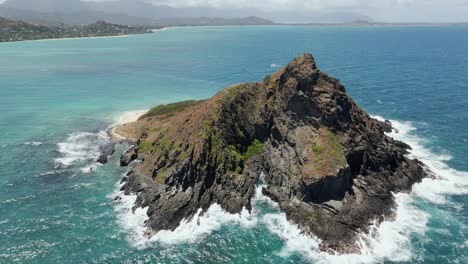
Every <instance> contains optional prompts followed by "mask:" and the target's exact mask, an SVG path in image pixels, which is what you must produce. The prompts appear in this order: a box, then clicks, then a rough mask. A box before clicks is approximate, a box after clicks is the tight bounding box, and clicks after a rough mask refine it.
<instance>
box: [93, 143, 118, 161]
mask: <svg viewBox="0 0 468 264" xmlns="http://www.w3.org/2000/svg"><path fill="white" fill-rule="evenodd" d="M99 152H100V153H101V154H100V155H99V157H98V158H97V160H96V162H98V163H101V164H106V163H107V161H108V159H109V156H111V155H112V154H114V152H115V143H113V142H109V143H106V144H105V145H102V146H99Z"/></svg>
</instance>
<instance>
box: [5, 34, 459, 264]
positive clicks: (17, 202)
mask: <svg viewBox="0 0 468 264" xmlns="http://www.w3.org/2000/svg"><path fill="white" fill-rule="evenodd" d="M466 43H468V28H467V27H286V26H281V27H280V26H279V27H219V28H216V27H203V28H179V29H170V30H166V31H161V32H159V33H156V34H151V35H140V36H131V37H128V38H106V39H76V40H62V41H31V42H17V43H2V44H0V62H1V63H0V113H1V114H0V151H1V155H0V263H13V262H19V263H122V262H123V263H147V262H151V263H154V262H156V263H308V262H313V263H324V262H325V263H326V262H335V263H344V262H378V263H381V262H388V263H392V262H406V263H414V262H416V263H467V262H468V256H467V253H466V252H467V251H468V250H467V246H468V244H467V242H466V236H467V230H466V225H467V213H466V211H465V210H464V209H465V208H464V207H465V205H466V204H467V202H468V196H467V192H468V187H467V184H468V173H467V171H468V162H467V158H466V153H468V134H467V133H466V132H467V131H468V111H467V108H466V106H467V105H468V75H467V74H466V72H468V47H467V46H466ZM303 52H311V53H313V55H314V56H315V58H316V59H317V62H318V65H319V66H320V67H321V68H322V69H323V70H325V71H327V72H328V73H329V74H331V75H334V76H336V77H338V78H339V79H340V80H341V81H342V82H343V84H344V85H345V87H346V88H347V90H348V92H349V93H350V94H351V95H352V96H353V98H354V99H355V100H356V101H357V102H358V103H359V104H360V105H361V106H362V107H363V108H364V109H366V110H367V111H368V112H370V113H372V114H374V115H379V116H383V117H385V118H389V119H392V120H394V124H395V126H396V127H397V128H398V129H399V133H393V134H392V136H394V137H397V138H400V139H402V140H405V141H406V142H408V143H410V144H411V145H412V146H413V153H412V155H414V156H416V157H418V158H420V159H422V160H423V161H425V162H426V163H427V164H428V165H429V166H430V167H431V168H432V169H433V170H434V171H435V172H437V173H439V174H440V175H441V176H442V179H441V180H437V181H431V180H427V181H425V182H423V183H422V184H419V185H417V186H416V187H415V190H414V192H413V193H412V194H402V195H397V200H398V202H399V207H398V209H397V219H396V221H395V222H393V223H390V222H388V223H385V224H384V225H382V226H381V227H380V228H378V229H376V232H375V235H374V236H373V237H372V236H363V245H366V248H365V249H366V250H365V252H364V253H363V255H361V256H343V257H333V256H329V255H326V254H320V253H318V251H317V250H316V249H315V247H316V244H317V241H316V240H314V239H308V238H306V237H304V236H302V235H300V234H298V233H296V232H297V231H298V230H297V229H295V227H294V226H292V225H289V224H288V223H287V222H285V221H284V216H283V215H281V214H280V213H279V212H278V210H277V209H276V208H275V206H274V205H273V204H271V203H270V202H269V201H267V200H265V199H264V197H261V196H259V197H257V198H256V202H255V203H256V205H255V208H256V210H255V212H254V215H251V216H248V215H243V216H242V217H237V216H236V217H234V216H229V215H226V214H224V213H223V212H221V211H219V210H217V208H212V210H211V211H210V214H209V215H208V216H205V217H202V218H200V219H199V223H200V224H199V225H198V226H197V225H195V226H193V225H191V223H187V224H185V225H184V227H185V228H186V230H179V232H176V233H169V234H164V236H163V237H162V238H160V239H159V241H146V242H144V243H143V242H142V240H141V239H140V233H139V232H140V231H141V228H140V227H141V224H142V220H144V219H142V218H141V215H144V212H141V211H139V212H137V214H136V215H132V214H131V213H129V212H127V211H126V207H125V204H117V205H116V204H114V203H113V202H112V197H113V196H114V195H115V193H116V190H117V188H118V187H117V185H118V182H119V181H120V179H121V177H122V174H123V173H125V170H124V169H122V168H119V167H118V154H119V151H122V150H123V149H124V148H125V146H119V149H118V150H117V154H116V155H114V157H113V158H112V160H111V161H110V162H109V163H108V164H107V165H104V166H98V167H96V166H95V165H94V164H93V163H92V162H91V160H92V159H93V158H94V157H95V155H96V153H97V147H96V146H97V145H99V144H101V143H102V142H103V141H106V140H107V139H106V136H105V134H104V133H102V132H100V131H102V130H105V129H106V128H108V127H109V126H110V125H112V124H113V123H114V122H116V120H117V118H118V116H119V115H120V114H121V113H122V112H125V111H129V110H137V109H147V108H149V107H151V106H153V105H156V104H160V103H167V102H173V101H178V100H183V99H192V98H197V99H201V98H206V97H209V96H212V95H213V94H215V93H216V92H217V91H219V90H220V89H222V88H223V87H226V86H228V85H230V84H232V83H237V82H244V81H256V80H259V79H262V78H263V77H264V76H265V75H267V74H270V73H272V72H274V71H276V70H277V67H278V66H281V65H285V64H286V63H288V62H289V61H290V60H291V59H292V58H293V57H295V56H297V55H299V54H301V53H303ZM90 166H92V167H93V171H91V172H90V171H89V168H90ZM130 202H131V201H130ZM192 224H193V223H192Z"/></svg>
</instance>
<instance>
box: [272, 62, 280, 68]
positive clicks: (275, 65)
mask: <svg viewBox="0 0 468 264" xmlns="http://www.w3.org/2000/svg"><path fill="white" fill-rule="evenodd" d="M280 66H281V65H278V64H276V63H273V64H270V68H278V67H280Z"/></svg>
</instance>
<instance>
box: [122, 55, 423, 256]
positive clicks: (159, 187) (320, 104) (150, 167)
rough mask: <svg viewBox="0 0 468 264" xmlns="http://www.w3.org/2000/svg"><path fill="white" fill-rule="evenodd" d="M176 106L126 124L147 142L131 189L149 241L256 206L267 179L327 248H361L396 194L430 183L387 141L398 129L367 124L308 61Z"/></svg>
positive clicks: (273, 193) (401, 147)
mask: <svg viewBox="0 0 468 264" xmlns="http://www.w3.org/2000/svg"><path fill="white" fill-rule="evenodd" d="M179 105H183V104H179ZM176 106H177V104H172V105H167V106H163V107H159V108H158V109H157V111H156V110H155V111H150V113H154V114H153V115H151V114H147V115H145V117H144V118H142V119H141V120H139V121H137V122H135V123H133V124H131V125H128V126H126V127H121V129H122V130H123V131H124V132H126V133H129V134H132V135H135V134H139V135H140V140H139V142H138V144H137V146H136V147H135V149H132V150H130V151H128V152H127V153H126V154H124V156H122V159H121V164H122V165H123V166H126V165H128V163H129V162H130V161H131V160H134V159H136V158H137V156H138V159H139V160H141V163H139V164H138V165H137V166H136V167H135V168H134V169H133V171H132V172H131V173H130V174H129V175H128V176H127V178H126V181H125V185H124V186H123V190H124V191H125V192H126V193H137V194H138V199H137V203H136V205H135V206H137V207H138V206H142V207H144V206H149V209H148V216H149V221H148V222H147V227H148V233H149V234H150V235H151V234H154V233H156V232H158V231H159V230H162V229H172V230H173V229H175V228H176V227H177V226H178V224H179V222H180V221H181V220H182V219H184V218H190V217H192V216H193V215H194V214H195V213H196V212H197V210H198V209H199V208H202V209H203V210H206V209H207V208H208V207H209V206H210V205H212V204H213V203H218V204H220V205H221V206H222V207H223V208H224V209H225V210H226V211H228V212H230V213H238V212H240V211H241V209H242V208H243V207H246V208H247V209H250V208H251V199H252V197H253V195H254V194H255V185H256V184H257V183H258V180H259V175H260V174H261V172H264V174H265V182H266V184H267V186H268V187H267V188H265V189H264V190H263V192H264V194H266V195H267V196H269V197H270V198H272V199H273V200H274V201H276V202H278V204H279V205H280V207H281V209H282V210H283V211H284V212H285V213H286V215H287V217H288V219H289V220H290V221H292V222H294V223H296V224H298V225H299V226H300V227H301V228H302V229H303V230H304V231H305V232H307V233H310V234H311V235H312V234H313V235H315V236H317V237H319V238H320V239H321V240H322V241H323V242H322V244H321V249H322V250H333V251H336V252H339V253H340V252H356V251H358V250H359V248H358V246H357V244H356V243H355V239H356V237H357V235H358V234H359V233H360V232H367V231H368V227H369V225H370V224H371V223H372V222H373V221H374V220H377V221H381V220H382V219H383V216H391V214H392V209H393V208H394V205H395V202H394V198H393V195H392V192H400V191H409V190H410V189H411V186H412V185H413V184H414V183H415V182H418V181H420V180H421V179H422V178H423V177H425V176H426V172H425V171H424V170H423V164H421V163H420V162H419V161H417V160H410V159H408V158H406V157H405V156H404V155H405V154H406V153H407V149H408V147H409V146H408V145H406V144H404V143H402V142H398V141H395V140H393V139H392V138H389V137H387V136H386V135H385V134H384V132H389V131H391V124H390V123H389V122H381V121H378V120H375V119H373V118H371V117H369V115H368V114H367V113H366V112H364V111H363V110H362V109H361V108H360V107H359V106H357V105H356V104H355V103H354V102H353V100H352V99H351V97H350V96H348V95H347V94H346V92H345V89H344V87H343V86H342V85H341V84H340V83H339V81H338V80H336V79H334V78H332V77H330V76H328V75H326V74H325V73H323V72H321V71H320V70H319V69H318V68H317V67H316V64H315V61H314V59H313V57H312V56H311V55H310V54H305V55H303V56H301V57H298V58H296V59H295V60H294V61H293V62H291V63H290V64H289V65H288V66H287V67H285V68H284V69H282V70H280V71H278V72H277V73H275V74H273V75H272V76H267V77H266V78H265V79H264V80H263V81H262V82H260V83H252V84H239V85H234V86H231V87H229V88H227V89H225V90H223V91H222V92H220V93H219V94H217V95H216V96H214V97H213V98H211V99H209V100H206V101H200V102H197V103H196V104H195V105H193V106H190V107H188V108H187V107H184V108H180V109H179V108H177V107H176Z"/></svg>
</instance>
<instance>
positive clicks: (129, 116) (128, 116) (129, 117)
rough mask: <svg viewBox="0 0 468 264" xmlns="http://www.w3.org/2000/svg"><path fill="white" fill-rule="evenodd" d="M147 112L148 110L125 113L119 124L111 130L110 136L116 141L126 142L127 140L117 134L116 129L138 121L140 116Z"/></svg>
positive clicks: (118, 120)
mask: <svg viewBox="0 0 468 264" xmlns="http://www.w3.org/2000/svg"><path fill="white" fill-rule="evenodd" d="M147 112H148V110H136V111H128V112H124V113H123V114H122V115H120V116H119V117H118V119H117V122H116V123H115V124H114V126H112V127H111V128H110V129H109V135H110V136H111V138H112V139H113V140H116V141H121V140H125V139H126V138H125V137H124V136H122V135H120V134H119V133H117V132H116V131H115V129H116V128H117V127H119V126H121V125H124V124H128V123H132V122H135V121H137V120H138V118H140V116H142V115H144V114H146V113H147Z"/></svg>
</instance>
